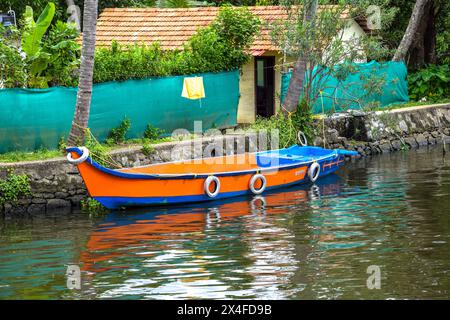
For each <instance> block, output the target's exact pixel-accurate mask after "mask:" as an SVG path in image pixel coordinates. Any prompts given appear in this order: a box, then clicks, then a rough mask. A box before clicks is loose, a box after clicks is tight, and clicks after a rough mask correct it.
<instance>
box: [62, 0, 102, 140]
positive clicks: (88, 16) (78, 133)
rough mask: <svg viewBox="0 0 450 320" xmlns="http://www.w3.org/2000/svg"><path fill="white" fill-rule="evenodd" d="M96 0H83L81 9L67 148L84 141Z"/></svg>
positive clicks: (92, 61) (87, 116)
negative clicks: (75, 88)
mask: <svg viewBox="0 0 450 320" xmlns="http://www.w3.org/2000/svg"><path fill="white" fill-rule="evenodd" d="M97 7H98V1H97V0H85V1H84V9H83V46H82V48H81V64H80V77H79V81H78V93H77V102H76V107H75V114H74V117H73V121H72V128H71V129H70V133H69V138H68V139H67V145H68V146H76V145H78V144H82V143H83V141H84V134H85V129H86V128H87V124H88V120H89V109H90V106H91V97H92V78H93V73H94V52H95V31H96V28H97Z"/></svg>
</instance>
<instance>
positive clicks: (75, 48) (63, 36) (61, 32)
mask: <svg viewBox="0 0 450 320" xmlns="http://www.w3.org/2000/svg"><path fill="white" fill-rule="evenodd" d="M77 37H78V31H77V29H76V26H75V24H72V23H65V22H62V21H57V22H56V23H55V24H54V25H53V26H52V29H51V30H50V32H49V34H48V37H47V38H46V39H45V41H44V44H43V48H42V50H43V52H46V53H47V54H49V56H50V58H49V59H48V61H47V66H46V69H45V70H44V72H43V75H44V76H45V77H46V78H48V79H50V80H49V81H50V84H51V85H52V86H69V87H72V86H76V85H77V81H78V75H77V74H76V70H77V69H78V67H79V64H80V60H79V58H80V53H81V52H80V45H79V44H78V43H77V42H76V38H77Z"/></svg>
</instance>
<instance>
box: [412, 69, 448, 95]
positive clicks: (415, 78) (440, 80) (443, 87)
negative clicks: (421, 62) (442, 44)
mask: <svg viewBox="0 0 450 320" xmlns="http://www.w3.org/2000/svg"><path fill="white" fill-rule="evenodd" d="M408 84H409V96H410V98H411V99H412V100H416V101H420V100H422V99H424V98H425V99H426V101H431V102H436V101H439V100H443V99H446V98H450V67H449V66H448V65H441V66H438V65H430V66H428V67H427V68H424V69H421V70H418V71H416V72H414V73H411V74H409V75H408Z"/></svg>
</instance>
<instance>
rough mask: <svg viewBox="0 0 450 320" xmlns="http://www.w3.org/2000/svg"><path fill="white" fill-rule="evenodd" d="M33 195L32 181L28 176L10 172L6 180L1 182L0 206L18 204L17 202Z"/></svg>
mask: <svg viewBox="0 0 450 320" xmlns="http://www.w3.org/2000/svg"><path fill="white" fill-rule="evenodd" d="M30 193H31V187H30V179H29V178H28V176H27V175H25V174H21V175H17V174H14V173H13V172H12V171H8V173H7V176H6V179H2V180H0V206H3V205H4V204H5V203H10V204H16V203H17V201H18V200H19V199H20V198H21V197H23V196H26V195H29V194H30Z"/></svg>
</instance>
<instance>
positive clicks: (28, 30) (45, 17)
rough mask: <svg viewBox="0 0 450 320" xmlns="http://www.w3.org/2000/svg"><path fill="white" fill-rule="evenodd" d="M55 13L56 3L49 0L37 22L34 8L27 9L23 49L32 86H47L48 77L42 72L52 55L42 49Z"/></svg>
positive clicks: (29, 84) (23, 30) (23, 32)
mask: <svg viewBox="0 0 450 320" xmlns="http://www.w3.org/2000/svg"><path fill="white" fill-rule="evenodd" d="M54 14H55V4H54V3H53V2H49V3H48V4H47V5H46V7H45V8H44V10H43V11H42V13H41V15H40V16H39V18H38V20H37V21H36V22H35V21H34V17H33V9H32V8H31V7H29V6H27V7H26V9H25V14H24V17H23V21H24V26H23V29H22V50H23V52H25V54H26V62H27V69H28V72H29V78H28V82H29V83H28V86H29V87H32V88H45V87H47V86H48V85H47V81H48V80H49V79H48V78H47V77H45V76H42V75H41V73H42V72H43V71H44V70H45V69H46V68H47V65H48V61H49V60H50V58H51V55H50V54H49V53H48V52H45V51H43V50H42V38H43V36H44V34H45V32H46V31H47V29H48V27H49V26H50V24H51V22H52V20H53V16H54Z"/></svg>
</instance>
